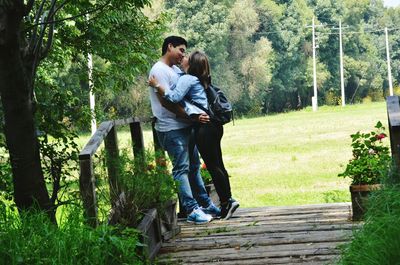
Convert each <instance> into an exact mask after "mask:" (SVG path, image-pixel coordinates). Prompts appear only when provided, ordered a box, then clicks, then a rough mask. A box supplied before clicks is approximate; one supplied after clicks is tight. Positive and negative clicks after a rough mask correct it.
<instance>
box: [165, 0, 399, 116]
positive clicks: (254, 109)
mask: <svg viewBox="0 0 400 265" xmlns="http://www.w3.org/2000/svg"><path fill="white" fill-rule="evenodd" d="M165 7H166V8H167V10H168V11H169V12H170V14H172V22H171V25H170V27H171V30H172V31H173V32H176V33H179V34H181V35H184V36H186V37H187V38H188V40H189V43H190V46H191V47H195V48H200V49H203V50H204V51H205V52H206V53H207V54H208V55H209V56H210V57H211V62H212V68H213V80H214V81H215V82H216V83H218V84H219V85H220V86H222V87H223V88H225V90H226V91H227V92H228V93H229V96H230V98H231V100H232V101H233V103H234V105H235V109H236V111H237V112H238V113H240V114H243V115H247V114H252V115H260V114H266V113H269V112H282V111H286V110H293V109H300V108H304V107H306V106H310V105H311V97H312V96H313V68H312V67H313V66H312V29H311V27H310V26H311V23H312V18H313V16H315V24H316V25H319V26H318V27H316V35H317V37H316V38H317V47H318V48H317V56H316V57H317V87H318V103H319V104H320V105H324V104H328V105H338V104H340V102H341V89H340V68H339V66H340V65H339V63H340V62H339V30H338V28H339V21H340V20H341V22H342V26H343V35H342V37H343V51H344V87H345V93H346V102H347V103H356V102H361V101H363V100H364V101H377V100H382V99H383V98H384V97H385V96H386V95H388V88H389V85H388V74H387V73H388V72H387V64H386V49H385V34H384V28H385V27H388V29H389V45H390V51H391V67H392V74H393V81H394V86H396V85H397V86H398V82H399V80H400V47H399V43H400V34H399V33H400V28H399V26H398V25H400V8H395V9H394V8H389V9H388V8H385V7H384V6H383V1H369V0H360V1H353V0H339V1H330V0H293V1H290V0H289V1H282V0H280V1H279V0H275V1H273V0H257V1H256V0H237V1H214V0H199V1H187V0H174V1H172V0H171V1H169V0H166V1H165ZM399 92H400V91H399Z"/></svg>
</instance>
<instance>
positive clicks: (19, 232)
mask: <svg viewBox="0 0 400 265" xmlns="http://www.w3.org/2000/svg"><path fill="white" fill-rule="evenodd" d="M68 207H69V209H68V210H69V213H68V214H67V213H66V212H64V213H65V214H63V218H62V221H61V222H60V226H59V227H57V226H56V225H54V224H53V223H51V222H50V221H49V219H48V217H47V216H46V215H44V214H43V213H30V214H29V215H25V216H20V217H19V216H18V213H17V211H16V210H15V209H12V208H10V207H8V206H6V205H5V204H4V203H2V202H1V201H0V234H1V236H0V264H63V265H68V264H71V265H75V264H143V263H144V262H143V261H142V260H141V259H140V258H139V257H138V256H137V254H136V249H137V246H138V245H139V241H138V232H137V231H136V230H134V229H131V228H128V229H122V228H120V227H112V226H106V225H101V226H99V227H97V228H96V229H93V228H91V227H88V226H86V225H85V224H84V223H83V220H82V216H83V215H82V212H81V211H80V209H78V208H75V209H72V208H71V207H72V206H68Z"/></svg>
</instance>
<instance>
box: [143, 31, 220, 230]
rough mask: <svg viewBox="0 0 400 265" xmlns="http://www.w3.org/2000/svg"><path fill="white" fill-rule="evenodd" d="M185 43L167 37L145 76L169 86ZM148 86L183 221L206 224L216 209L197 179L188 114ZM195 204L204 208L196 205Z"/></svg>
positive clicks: (196, 157) (176, 75) (175, 76)
mask: <svg viewBox="0 0 400 265" xmlns="http://www.w3.org/2000/svg"><path fill="white" fill-rule="evenodd" d="M186 46H187V42H186V40H185V39H183V38H181V37H178V36H169V37H167V38H166V39H165V40H164V42H163V46H162V56H161V58H160V60H159V61H158V62H157V63H155V64H154V65H153V67H152V68H151V70H150V74H149V76H154V77H156V78H157V80H158V81H159V83H160V84H161V85H162V86H164V87H167V88H170V87H173V86H174V85H175V84H176V83H177V81H178V78H179V76H180V74H181V73H182V71H181V70H180V69H179V68H178V67H177V66H176V65H177V64H179V63H180V62H181V60H182V58H183V57H184V55H185V52H186ZM149 89H150V101H151V108H152V112H153V115H154V117H156V123H155V129H156V132H157V136H158V138H159V141H160V144H161V146H162V147H163V148H164V149H165V150H166V151H167V152H168V156H169V157H170V158H171V160H172V165H173V169H172V174H173V177H174V180H176V181H178V185H179V187H178V188H179V190H178V192H179V196H180V199H181V202H182V204H183V207H184V209H185V211H186V213H188V217H187V221H188V222H191V223H196V224H202V223H208V222H210V221H211V219H212V217H211V215H210V214H215V215H219V214H220V210H219V209H218V208H217V207H215V205H214V204H213V203H212V201H211V200H210V198H209V197H208V195H207V192H206V190H205V187H204V183H203V180H202V179H201V176H200V171H199V168H200V161H199V155H198V152H197V149H196V148H195V145H194V143H193V141H192V140H193V139H192V137H191V134H192V126H191V122H190V120H189V117H188V116H187V114H186V113H185V111H184V110H183V108H182V107H181V105H179V104H172V103H168V102H167V101H166V100H164V99H163V98H162V97H161V96H160V95H159V94H157V93H156V90H155V89H153V88H152V87H150V88H149ZM203 119H206V120H207V119H208V116H207V115H204V117H203ZM199 203H200V204H201V205H202V206H204V207H205V208H200V205H199ZM204 211H207V212H208V213H210V214H207V213H205V212H204Z"/></svg>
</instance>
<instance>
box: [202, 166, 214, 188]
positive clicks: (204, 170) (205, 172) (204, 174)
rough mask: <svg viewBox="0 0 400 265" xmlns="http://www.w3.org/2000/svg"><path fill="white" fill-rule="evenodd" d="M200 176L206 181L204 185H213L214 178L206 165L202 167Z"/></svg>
mask: <svg viewBox="0 0 400 265" xmlns="http://www.w3.org/2000/svg"><path fill="white" fill-rule="evenodd" d="M200 175H201V177H202V179H203V181H204V184H205V185H207V184H211V183H212V178H211V174H210V172H209V171H208V170H207V166H206V164H205V163H203V164H201V167H200Z"/></svg>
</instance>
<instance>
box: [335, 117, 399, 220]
mask: <svg viewBox="0 0 400 265" xmlns="http://www.w3.org/2000/svg"><path fill="white" fill-rule="evenodd" d="M386 137H387V135H386V133H385V127H383V125H382V123H381V122H379V121H378V123H377V124H376V125H375V129H374V130H373V131H371V132H368V133H361V132H357V133H355V134H352V135H351V139H352V140H351V141H352V143H351V146H352V148H353V150H352V153H353V157H352V158H351V159H350V161H349V163H348V164H347V165H346V169H345V171H344V172H343V173H341V174H339V175H338V176H340V177H348V178H350V179H351V185H350V193H351V202H352V212H353V218H352V219H353V220H354V221H358V220H361V219H362V217H363V215H364V212H365V205H366V199H367V197H368V194H369V193H370V192H371V191H373V190H376V189H379V188H380V185H381V182H382V179H383V176H385V173H386V172H387V170H388V169H389V166H390V162H391V157H390V153H389V147H387V146H386V145H385V144H384V143H383V141H382V140H383V139H384V138H386Z"/></svg>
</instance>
